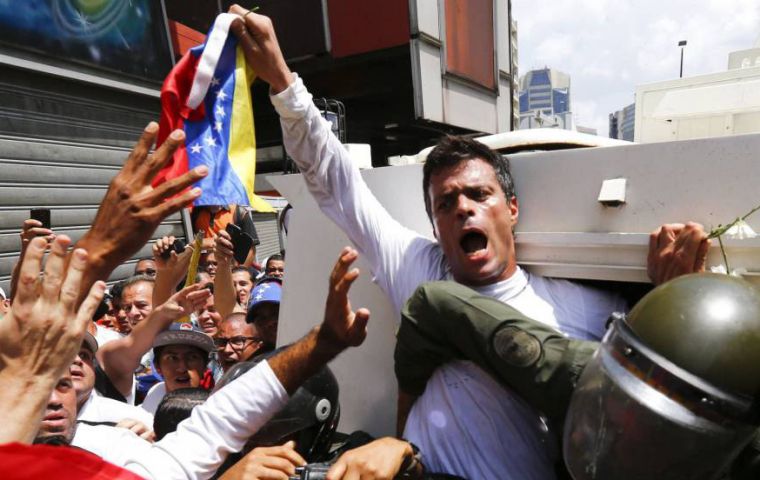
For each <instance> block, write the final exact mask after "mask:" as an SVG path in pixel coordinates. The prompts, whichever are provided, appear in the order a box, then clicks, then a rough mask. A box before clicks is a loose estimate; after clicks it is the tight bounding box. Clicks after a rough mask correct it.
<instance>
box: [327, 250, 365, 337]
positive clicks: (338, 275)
mask: <svg viewBox="0 0 760 480" xmlns="http://www.w3.org/2000/svg"><path fill="white" fill-rule="evenodd" d="M358 257H359V253H358V252H357V251H356V250H354V249H353V248H351V247H345V248H344V249H343V250H342V251H341V252H340V257H339V258H338V261H337V262H336V263H335V266H334V267H333V270H332V273H331V274H330V290H329V293H328V295H327V303H326V305H325V318H324V321H323V323H322V328H321V332H320V335H321V336H326V338H327V339H328V340H329V341H331V342H334V343H335V345H336V346H338V347H340V348H343V349H345V348H347V347H356V346H359V345H361V344H362V342H364V339H365V338H367V322H369V310H367V309H366V308H360V309H358V310H357V311H355V312H354V311H353V309H352V308H351V302H350V301H349V299H348V291H349V289H350V288H351V285H353V283H354V281H355V280H356V279H357V278H359V269H358V268H354V269H351V270H349V267H350V266H351V265H352V264H353V263H354V262H355V261H356V259H357V258H358Z"/></svg>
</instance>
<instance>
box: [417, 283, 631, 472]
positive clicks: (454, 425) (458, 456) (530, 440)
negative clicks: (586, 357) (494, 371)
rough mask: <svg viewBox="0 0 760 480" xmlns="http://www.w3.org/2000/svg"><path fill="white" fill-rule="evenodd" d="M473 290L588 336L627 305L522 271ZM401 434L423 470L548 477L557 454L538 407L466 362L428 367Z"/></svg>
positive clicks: (600, 332) (601, 329)
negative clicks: (422, 388)
mask: <svg viewBox="0 0 760 480" xmlns="http://www.w3.org/2000/svg"><path fill="white" fill-rule="evenodd" d="M475 290H476V291H478V292H479V293H481V294H483V295H490V296H492V297H495V298H499V299H500V300H502V301H504V302H505V303H507V304H509V305H511V306H512V307H514V308H516V309H517V310H520V311H521V312H522V313H523V314H525V315H527V316H529V317H531V318H533V319H535V320H537V321H539V322H541V323H544V324H546V325H548V326H551V327H554V328H555V329H557V330H559V331H561V332H563V333H565V334H566V335H568V334H569V335H568V336H571V337H575V338H582V339H586V340H600V339H601V337H602V336H603V334H604V330H605V328H604V325H605V323H606V320H607V317H608V316H609V313H610V312H613V311H615V310H622V309H624V308H625V303H624V302H623V301H622V300H621V299H620V298H618V297H614V296H610V295H608V294H606V292H603V291H599V290H595V289H591V288H587V287H584V286H582V285H579V284H576V283H573V282H569V281H566V280H558V279H551V278H544V277H540V276H535V275H530V274H528V273H526V272H525V271H523V270H521V269H518V270H517V272H515V274H514V275H513V276H512V277H511V278H509V279H508V280H505V281H503V282H499V283H497V284H493V285H489V286H487V287H481V288H478V289H475ZM563 299H572V301H563ZM404 438H406V439H408V440H409V441H411V442H412V443H414V444H415V445H417V446H418V447H419V448H420V451H421V452H423V463H424V464H425V466H426V468H427V469H428V471H431V472H446V473H449V474H453V475H459V476H462V477H465V478H500V479H514V480H518V479H519V480H530V479H536V480H539V479H551V478H554V477H555V474H554V468H553V464H554V462H555V461H556V460H558V459H559V457H558V451H557V449H556V444H557V441H556V439H554V438H553V437H552V436H550V435H549V434H548V433H547V430H546V427H545V425H544V423H543V422H542V421H541V419H540V417H539V415H538V413H537V412H536V411H535V410H533V409H532V408H531V407H530V406H529V405H527V404H526V403H524V402H523V400H522V399H521V398H519V397H518V396H517V395H516V394H514V393H512V392H511V391H510V390H509V389H506V388H503V387H502V386H501V385H500V384H499V383H498V382H496V381H495V380H494V379H492V378H491V376H490V375H488V374H487V373H485V372H484V371H483V370H481V369H480V368H478V367H477V366H476V365H475V364H473V363H471V362H465V361H454V362H450V363H448V364H446V365H444V366H443V367H441V368H439V369H438V370H436V371H435V372H434V373H433V376H432V377H431V378H430V380H429V381H428V384H427V386H426V388H425V392H424V393H423V394H422V396H420V398H419V399H417V402H416V403H415V404H414V406H413V407H412V410H411V411H410V413H409V417H408V420H407V423H406V429H405V431H404ZM515 439H519V441H515ZM505 445H508V446H509V448H504V446H505Z"/></svg>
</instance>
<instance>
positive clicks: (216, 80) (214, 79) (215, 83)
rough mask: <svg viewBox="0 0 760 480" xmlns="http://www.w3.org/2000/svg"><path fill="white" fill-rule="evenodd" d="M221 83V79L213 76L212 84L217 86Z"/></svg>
mask: <svg viewBox="0 0 760 480" xmlns="http://www.w3.org/2000/svg"><path fill="white" fill-rule="evenodd" d="M218 85H219V79H218V78H216V77H211V86H212V87H216V86H218Z"/></svg>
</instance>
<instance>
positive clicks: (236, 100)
mask: <svg viewBox="0 0 760 480" xmlns="http://www.w3.org/2000/svg"><path fill="white" fill-rule="evenodd" d="M235 18H236V16H235V15H232V14H227V13H223V14H221V15H219V16H218V17H217V18H216V20H215V22H214V25H213V26H212V27H211V30H210V31H209V33H208V36H207V37H206V42H205V43H204V44H203V45H199V46H197V47H195V48H193V49H191V50H189V51H188V52H187V53H186V54H185V55H184V56H183V57H182V59H181V60H180V61H179V62H177V65H175V66H174V68H173V69H172V71H171V72H170V73H169V75H168V76H167V77H166V80H165V81H164V84H163V87H162V88H161V121H160V128H159V134H158V145H159V146H160V145H161V143H163V142H164V140H166V137H167V136H168V135H169V134H170V133H171V132H172V131H173V130H175V129H183V130H184V131H185V136H186V139H185V145H184V146H182V147H180V148H178V149H177V151H176V152H175V153H174V158H173V159H172V161H171V163H170V164H168V165H167V166H166V167H164V169H162V170H161V172H159V174H158V175H157V176H156V178H155V179H154V181H153V185H154V186H156V185H159V184H161V183H163V182H165V181H167V180H171V179H172V178H176V177H178V176H180V175H182V174H183V173H185V172H187V171H188V170H190V169H192V168H195V167H197V166H200V165H206V166H207V167H208V168H209V175H208V176H207V177H206V178H204V179H203V180H201V181H200V182H198V183H197V184H196V185H195V186H197V187H200V188H201V189H202V191H203V193H202V194H201V196H200V197H198V198H197V199H196V200H195V203H194V205H195V206H201V205H225V206H226V205H230V204H237V205H250V206H251V207H252V208H253V209H254V210H257V211H259V212H272V211H274V210H273V209H272V207H271V206H270V205H269V204H268V203H267V202H265V201H264V200H263V199H261V198H259V197H258V196H256V195H255V194H254V193H253V186H254V179H255V175H256V136H255V131H254V123H253V106H252V103H251V84H252V83H253V80H254V78H255V74H254V72H253V70H251V68H250V67H249V66H248V65H247V64H246V62H245V57H244V55H243V50H242V47H240V46H239V45H238V41H237V38H236V37H235V36H234V35H233V34H232V32H230V24H231V23H232V20H233V19H235Z"/></svg>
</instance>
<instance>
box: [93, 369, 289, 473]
mask: <svg viewBox="0 0 760 480" xmlns="http://www.w3.org/2000/svg"><path fill="white" fill-rule="evenodd" d="M287 402H288V394H287V392H286V391H285V388H284V387H283V386H282V384H281V383H280V381H279V380H278V379H277V376H276V375H275V374H274V372H273V371H272V369H271V368H270V366H269V363H267V362H266V361H262V362H260V363H259V364H258V365H256V366H255V367H254V368H252V369H251V370H249V371H248V372H246V373H245V374H243V375H241V376H240V377H239V378H237V379H236V380H235V381H234V382H231V383H230V384H228V385H226V386H225V387H224V388H222V389H221V390H219V391H218V392H216V393H214V394H213V395H211V397H209V399H208V400H207V401H206V402H205V403H204V404H203V405H199V406H197V407H195V408H194V409H193V413H192V414H191V416H190V418H188V419H187V420H185V421H183V422H182V423H180V424H179V427H178V428H177V431H176V432H173V433H170V434H168V435H166V436H165V437H164V438H163V439H162V440H161V441H159V442H156V443H154V444H152V445H151V444H148V445H146V444H145V443H142V442H144V441H143V440H142V439H140V438H138V437H137V436H134V435H132V437H134V438H131V437H130V439H126V440H125V439H122V442H121V443H122V444H121V445H120V444H118V443H116V444H112V446H104V447H107V448H101V449H100V450H99V451H98V452H95V453H97V454H99V455H101V456H102V457H103V458H104V459H105V460H108V461H110V462H111V463H115V464H116V465H119V466H121V467H125V468H126V469H128V470H131V471H133V472H134V473H136V474H138V475H141V476H143V477H145V478H150V479H157V480H159V479H160V480H174V479H176V480H187V479H199V480H202V479H207V478H210V477H211V476H213V475H214V473H216V470H217V469H218V468H219V466H220V465H221V464H222V462H224V460H225V459H226V458H227V455H228V454H229V453H231V452H238V451H240V450H242V448H243V446H244V445H245V442H246V441H247V440H248V438H250V437H251V436H252V435H253V434H254V433H256V432H257V431H258V430H259V429H260V428H261V427H262V426H263V425H264V424H265V423H266V422H268V421H269V419H270V418H272V416H274V415H275V414H276V413H277V412H278V411H279V410H281V409H282V408H283V407H284V406H285V405H286V404H287ZM128 433H131V432H128ZM85 448H86V447H85Z"/></svg>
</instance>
